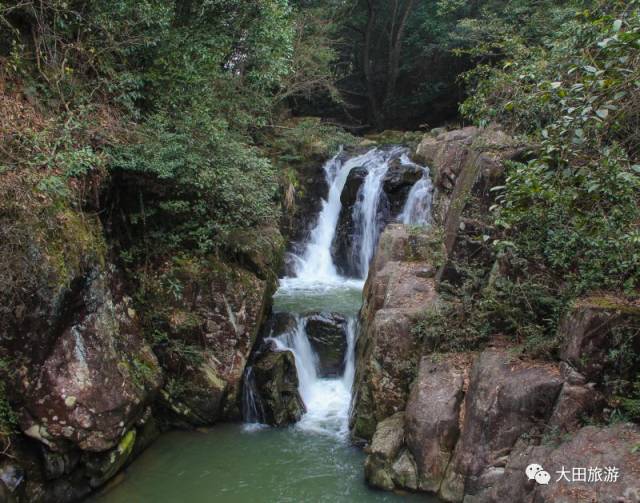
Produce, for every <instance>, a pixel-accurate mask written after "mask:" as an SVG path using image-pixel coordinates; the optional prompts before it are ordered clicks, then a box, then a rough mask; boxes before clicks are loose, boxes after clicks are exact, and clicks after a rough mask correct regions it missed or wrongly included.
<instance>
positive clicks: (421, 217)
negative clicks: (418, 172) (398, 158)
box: [398, 155, 433, 225]
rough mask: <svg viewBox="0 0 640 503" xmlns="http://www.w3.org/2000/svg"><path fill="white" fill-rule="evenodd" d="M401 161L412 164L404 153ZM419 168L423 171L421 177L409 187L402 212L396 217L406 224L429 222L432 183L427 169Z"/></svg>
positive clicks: (426, 223) (425, 223)
mask: <svg viewBox="0 0 640 503" xmlns="http://www.w3.org/2000/svg"><path fill="white" fill-rule="evenodd" d="M402 163H403V164H414V163H412V162H411V160H409V158H408V157H407V156H406V155H403V157H402ZM414 165H415V164H414ZM421 169H422V170H423V172H424V173H423V175H422V178H421V179H420V180H418V181H417V182H416V183H415V184H414V185H413V187H411V191H410V192H409V195H408V196H407V200H406V202H405V203H404V208H403V209H402V213H400V216H399V217H398V220H399V221H400V222H402V223H403V224H406V225H429V224H430V223H431V205H432V203H433V183H432V182H431V177H430V176H429V169H428V168H421Z"/></svg>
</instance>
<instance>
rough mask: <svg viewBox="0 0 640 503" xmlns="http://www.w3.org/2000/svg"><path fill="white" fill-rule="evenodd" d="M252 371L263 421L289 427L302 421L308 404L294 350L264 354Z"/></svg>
mask: <svg viewBox="0 0 640 503" xmlns="http://www.w3.org/2000/svg"><path fill="white" fill-rule="evenodd" d="M252 370H253V385H254V390H255V392H256V393H257V395H258V399H259V401H260V407H259V408H260V412H261V415H262V420H263V421H264V422H265V423H266V424H270V425H272V426H286V425H287V424H290V423H295V422H296V421H298V420H300V418H301V417H302V414H304V412H305V406H304V403H303V401H302V398H301V397H300V394H299V393H298V374H297V371H296V363H295V357H294V356H293V353H292V352H291V351H276V352H274V351H268V352H266V353H263V354H262V355H260V356H259V357H258V358H257V360H256V361H255V363H254V364H253V366H252Z"/></svg>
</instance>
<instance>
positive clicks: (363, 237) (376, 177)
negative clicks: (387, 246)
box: [352, 147, 405, 279]
mask: <svg viewBox="0 0 640 503" xmlns="http://www.w3.org/2000/svg"><path fill="white" fill-rule="evenodd" d="M404 150H405V149H403V148H402V147H394V148H392V149H391V150H389V151H380V150H376V154H377V156H376V158H375V159H374V161H375V162H370V163H369V164H368V165H365V167H367V168H368V173H367V177H366V178H365V180H364V183H363V184H362V186H361V187H360V189H359V191H358V199H357V201H356V203H355V204H354V206H353V210H352V218H353V222H354V224H355V228H356V233H355V236H354V243H353V255H354V257H353V258H354V259H355V260H354V265H355V266H356V270H357V272H358V274H359V276H360V277H361V278H363V279H364V278H366V277H367V273H368V272H369V262H370V261H371V258H372V257H373V254H374V252H375V249H376V246H377V244H378V237H379V236H380V232H381V231H382V227H383V222H381V221H380V218H379V217H380V214H379V206H380V200H381V196H382V182H383V180H384V177H385V175H386V174H387V171H388V170H389V163H390V162H391V161H392V160H393V159H394V158H396V157H397V155H398V153H400V152H404Z"/></svg>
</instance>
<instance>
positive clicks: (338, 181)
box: [92, 147, 437, 503]
mask: <svg viewBox="0 0 640 503" xmlns="http://www.w3.org/2000/svg"><path fill="white" fill-rule="evenodd" d="M393 159H400V162H402V163H410V162H411V161H410V160H409V159H408V157H407V155H406V150H405V149H403V148H401V147H394V148H391V149H385V150H383V149H372V150H370V151H369V152H367V153H365V154H362V155H358V156H354V157H351V158H349V159H346V160H345V159H344V157H341V156H339V155H337V156H336V157H334V158H333V159H331V160H329V161H328V162H327V163H326V164H325V166H324V170H325V175H326V180H327V184H328V186H329V193H328V196H327V199H326V200H324V201H323V203H322V208H321V211H320V213H319V215H318V217H317V223H316V225H315V227H314V229H313V230H312V232H311V234H310V237H309V240H308V242H307V243H306V246H305V248H304V252H303V253H301V254H300V255H299V256H294V257H293V259H294V263H295V268H294V269H295V271H294V274H292V275H291V276H290V277H285V278H281V280H280V284H279V289H278V291H277V292H276V294H275V297H274V308H273V310H274V312H286V313H290V314H293V315H294V316H295V317H296V324H295V328H294V329H292V330H289V331H288V332H285V333H283V334H277V335H275V336H274V337H273V343H274V344H275V346H276V348H277V349H279V350H285V349H287V350H290V351H291V352H293V354H294V356H295V361H296V369H297V373H298V380H299V393H300V396H301V397H302V399H303V401H304V403H305V406H306V409H307V411H306V413H305V414H304V415H303V416H302V418H301V420H300V421H298V422H297V423H296V424H295V425H293V426H290V427H287V428H281V429H277V428H270V427H267V426H265V425H262V424H260V423H259V420H258V419H256V418H255V417H253V415H252V414H249V413H247V411H246V409H247V408H248V406H247V404H246V403H245V407H244V408H245V420H246V422H245V423H244V424H223V425H218V426H215V427H213V428H211V429H209V430H207V431H196V432H172V433H167V434H165V435H162V436H161V438H160V439H159V440H157V441H156V442H155V443H154V444H153V445H152V446H151V447H150V448H148V449H147V450H146V451H145V452H144V453H143V454H142V455H141V456H140V457H139V458H138V459H137V460H136V461H135V462H134V463H133V464H132V465H131V466H130V467H129V468H128V469H127V470H126V471H125V472H124V473H123V474H121V475H120V476H119V477H118V478H117V480H116V482H117V484H116V483H112V484H111V486H112V487H110V488H107V490H105V491H103V492H102V493H101V494H99V495H98V496H96V497H94V498H93V499H92V501H94V502H100V503H125V502H126V503H130V502H136V503H137V502H142V503H147V502H148V503H151V502H153V503H164V502H166V503H169V502H189V503H200V502H203V503H204V502H213V501H216V502H225V503H226V502H229V503H233V502H238V503H240V502H243V503H245V502H325V501H326V502H397V501H401V502H410V501H422V502H425V501H427V502H429V501H432V502H435V501H437V500H436V499H430V498H429V497H428V496H425V495H424V494H422V495H416V494H395V493H386V492H380V491H375V490H371V489H369V488H368V487H367V485H366V484H365V481H364V475H363V463H364V459H365V456H366V455H365V453H364V452H363V451H362V450H361V449H360V448H357V447H354V446H352V444H351V442H350V438H349V429H348V422H349V407H350V402H351V388H352V384H353V378H354V373H355V344H356V338H357V313H358V310H359V309H360V306H361V303H362V288H363V286H364V278H366V275H367V271H368V267H369V262H370V260H371V258H372V256H373V253H374V251H375V247H376V245H377V241H378V237H379V233H380V230H381V226H380V225H379V221H378V218H379V217H378V213H379V212H378V204H379V201H380V191H381V190H382V189H381V185H382V179H383V177H384V176H385V174H386V172H387V170H388V169H389V164H390V162H391V161H392V160H393ZM363 166H364V167H365V168H366V169H367V176H366V178H365V180H364V182H363V184H362V186H361V188H360V192H359V196H358V200H357V202H356V204H355V205H354V207H353V209H352V212H353V213H352V215H353V220H354V224H355V228H356V230H357V231H356V235H355V236H354V246H353V254H352V255H353V257H352V260H353V265H354V270H355V271H357V276H359V277H356V278H345V277H342V276H341V275H340V274H339V273H338V271H337V267H336V264H335V263H334V261H333V258H332V243H333V240H334V236H335V232H336V226H337V224H338V219H339V216H340V211H341V202H340V196H341V193H342V190H343V188H344V186H345V182H346V180H347V176H348V175H349V172H350V171H351V170H352V169H353V168H354V167H363ZM431 193H432V189H431V183H430V179H429V177H428V171H427V170H426V169H425V176H424V177H423V178H422V179H421V180H419V181H418V182H416V183H415V185H414V187H413V188H412V190H411V192H410V193H409V196H408V198H407V201H406V203H405V207H404V209H403V211H402V213H401V214H400V215H399V216H398V217H397V218H398V220H400V221H402V222H404V223H407V224H417V225H424V224H427V223H428V221H429V219H430V204H431ZM313 312H332V313H339V314H340V315H342V316H344V317H345V318H346V319H347V320H348V323H347V345H346V346H347V349H346V352H345V360H344V372H343V374H342V375H341V376H339V377H334V378H327V377H321V376H319V373H318V356H317V355H316V354H315V353H314V350H313V348H312V347H311V344H310V342H309V339H308V336H307V334H306V333H305V323H304V320H305V315H306V313H313ZM253 399H254V397H249V401H251V400H253ZM245 402H247V398H246V397H245ZM249 408H250V407H249Z"/></svg>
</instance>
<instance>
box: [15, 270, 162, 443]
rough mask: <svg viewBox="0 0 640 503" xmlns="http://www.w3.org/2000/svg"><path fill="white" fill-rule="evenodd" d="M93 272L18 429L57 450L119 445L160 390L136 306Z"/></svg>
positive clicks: (31, 391) (30, 393) (154, 361)
mask: <svg viewBox="0 0 640 503" xmlns="http://www.w3.org/2000/svg"><path fill="white" fill-rule="evenodd" d="M112 287H113V285H112V278H111V277H110V276H109V275H108V274H106V273H102V272H99V271H98V270H94V271H92V273H91V274H90V276H89V278H88V279H87V281H86V285H85V288H83V289H82V292H81V294H80V295H79V297H78V299H77V307H78V311H77V312H76V313H75V314H74V316H73V317H72V321H71V323H70V324H69V325H68V326H66V327H64V328H63V330H62V331H61V333H60V335H59V337H58V338H57V340H56V342H55V344H54V346H53V349H52V352H51V354H50V356H49V357H48V358H47V359H46V360H45V362H44V363H43V365H42V367H41V369H40V373H39V376H38V378H37V380H36V381H35V382H33V383H32V386H31V387H30V389H29V391H28V392H27V394H26V396H25V404H24V413H23V416H22V418H21V428H22V430H23V431H24V432H25V433H26V434H27V435H29V436H31V437H33V438H36V439H37V440H39V441H41V442H43V443H44V444H46V445H47V446H49V448H51V449H53V450H59V449H63V448H64V446H65V445H67V444H69V443H70V444H72V445H75V446H77V447H78V448H80V449H82V450H85V451H94V452H100V451H104V450H107V449H110V448H112V447H114V446H115V445H116V444H117V443H118V442H119V440H120V438H121V437H122V435H123V434H124V432H125V431H126V430H127V428H128V427H130V426H131V425H132V423H133V422H134V421H135V420H137V419H138V418H139V417H140V415H141V413H142V411H143V409H144V404H145V403H147V402H148V401H149V400H150V398H152V397H153V395H154V393H155V392H156V391H157V390H158V388H159V387H160V384H161V371H160V368H159V365H158V361H157V359H156V357H155V355H154V354H153V352H152V351H151V348H150V347H149V346H148V345H147V344H145V343H144V342H143V339H142V336H141V333H140V330H139V327H138V325H137V320H136V314H135V311H134V310H133V309H132V307H131V301H130V299H128V298H127V297H122V296H120V295H119V294H117V293H116V292H114V291H113V290H112Z"/></svg>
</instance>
